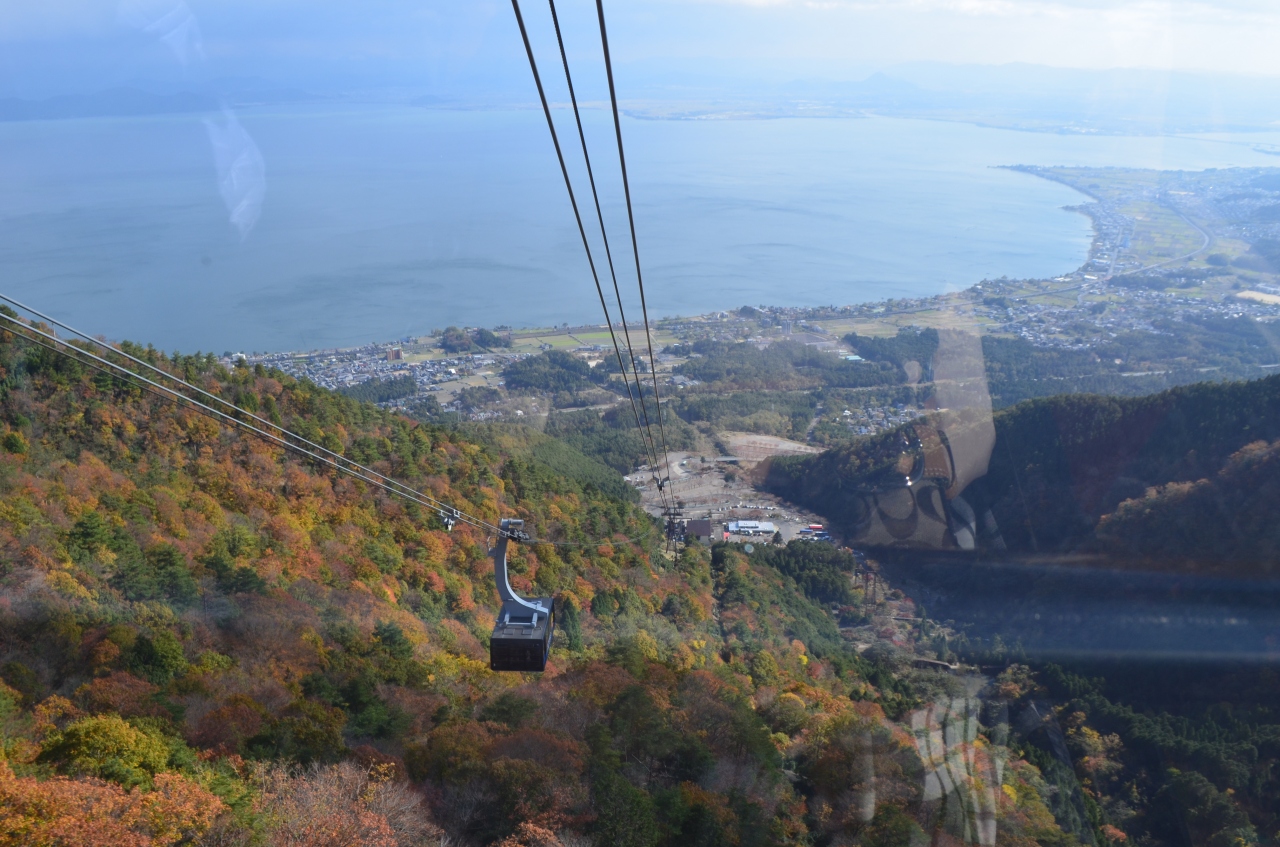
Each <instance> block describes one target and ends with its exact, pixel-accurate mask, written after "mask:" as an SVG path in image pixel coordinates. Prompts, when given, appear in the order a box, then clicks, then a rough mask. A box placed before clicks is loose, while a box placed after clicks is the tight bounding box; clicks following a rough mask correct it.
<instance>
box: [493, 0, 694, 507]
mask: <svg viewBox="0 0 1280 847" xmlns="http://www.w3.org/2000/svg"><path fill="white" fill-rule="evenodd" d="M514 1H515V0H512V2H514ZM596 15H597V17H599V19H600V44H601V46H602V47H603V48H604V70H605V75H606V76H607V77H608V78H609V103H610V105H611V106H612V108H613V130H614V134H615V135H616V136H617V138H618V164H619V165H620V166H621V168H622V191H623V195H624V196H625V197H626V200H627V222H628V223H629V224H630V226H631V252H632V254H633V255H634V256H635V260H636V284H637V285H638V286H639V288H640V313H641V314H642V315H643V316H644V338H645V342H646V343H647V344H648V346H649V373H650V374H652V375H653V404H654V405H655V406H657V407H658V433H659V434H660V435H661V436H662V453H663V458H664V459H665V461H666V466H667V484H668V485H670V486H671V496H672V501H673V502H674V500H675V484H676V483H675V479H674V478H673V477H672V475H671V451H670V450H668V449H667V431H666V427H664V426H663V424H662V398H661V396H660V395H659V394H658V361H657V359H656V358H655V357H654V355H653V334H652V333H651V332H650V331H649V308H648V306H647V305H646V304H645V298H644V276H643V275H642V274H641V273H640V246H639V243H638V242H637V241H636V216H635V214H634V213H633V211H632V209H631V185H630V183H629V182H628V180H627V157H626V154H625V153H624V152H623V150H622V121H621V120H620V119H619V118H618V92H617V90H616V89H615V88H614V85H613V61H612V60H611V59H610V58H609V33H608V31H607V30H606V27H605V24H604V0H596ZM640 404H641V405H642V406H643V405H644V396H643V395H641V397H640Z"/></svg>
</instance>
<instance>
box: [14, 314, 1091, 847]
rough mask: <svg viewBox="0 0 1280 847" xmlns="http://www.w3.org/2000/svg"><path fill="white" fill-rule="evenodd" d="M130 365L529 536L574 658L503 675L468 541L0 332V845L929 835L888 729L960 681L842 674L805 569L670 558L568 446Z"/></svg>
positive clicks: (198, 367)
mask: <svg viewBox="0 0 1280 847" xmlns="http://www.w3.org/2000/svg"><path fill="white" fill-rule="evenodd" d="M131 349H132V350H133V351H134V352H136V353H137V354H139V355H143V356H146V357H148V358H149V359H150V360H152V361H153V362H156V363H157V364H160V365H162V366H163V367H165V368H167V369H169V370H171V371H173V372H175V373H181V374H183V375H184V376H185V377H186V378H187V379H190V380H193V381H196V382H198V383H199V384H201V385H202V386H203V387H204V388H206V389H207V390H209V391H212V392H215V393H218V394H220V395H221V396H223V397H227V398H229V399H232V400H234V402H235V403H237V404H238V405H239V406H241V407H242V408H245V409H249V410H253V411H256V412H257V413H259V414H261V415H263V416H264V417H267V418H269V419H272V420H277V421H279V422H280V423H281V424H283V425H285V426H287V427H289V428H291V429H293V430H294V431H296V432H299V433H301V434H302V435H304V436H306V437H307V438H309V439H311V440H313V441H316V442H319V443H323V444H325V445H326V446H327V447H329V448H331V449H334V450H340V451H342V452H343V453H345V454H346V455H347V456H349V457H352V458H354V459H356V460H358V461H360V462H362V463H365V464H368V465H371V466H373V467H374V468H376V469H378V470H379V471H381V472H383V473H387V474H390V475H393V476H395V477H396V478H399V479H402V480H404V481H406V482H407V483H409V484H411V485H414V486H416V487H418V488H419V489H421V490H424V491H428V492H430V493H431V494H432V495H433V496H436V497H439V498H441V499H443V500H445V501H447V502H449V503H452V504H454V505H455V506H457V507H458V508H461V509H463V510H464V511H467V512H469V513H472V514H476V515H479V516H481V517H483V518H485V519H486V520H489V521H496V520H497V519H498V518H500V517H508V516H510V517H521V518H524V519H525V520H526V521H527V522H528V525H529V526H530V528H531V529H533V531H534V532H535V533H536V534H537V535H538V537H540V538H548V539H551V540H552V541H554V542H557V543H546V542H543V543H536V544H531V545H516V546H515V548H514V549H513V555H512V557H511V565H512V571H513V574H512V582H513V584H514V585H515V586H516V588H517V590H520V591H523V592H526V593H539V594H547V593H555V594H557V595H558V596H559V598H560V600H561V602H562V606H561V615H560V618H561V624H562V630H561V632H560V633H559V634H558V645H557V648H556V650H555V652H554V653H553V657H552V662H551V665H550V667H549V669H548V671H547V673H545V674H543V675H515V674H507V675H499V674H494V673H492V672H490V671H489V670H488V665H487V661H486V658H487V648H486V641H487V638H488V632H489V629H490V627H491V625H492V620H493V614H494V612H495V610H496V590H495V587H494V585H493V577H492V565H491V562H490V560H489V559H488V557H487V555H486V546H487V544H486V539H484V538H482V537H481V536H480V535H479V534H478V533H476V532H475V531H473V530H471V529H469V528H468V527H466V526H465V525H461V524H460V525H458V526H457V527H456V528H455V529H454V531H453V532H452V533H450V532H446V531H445V530H444V528H443V526H442V525H441V524H440V523H439V520H438V518H437V517H436V516H435V515H434V514H432V513H429V512H428V513H424V512H423V511H422V510H420V509H418V508H417V507H416V506H414V505H413V504H406V503H403V502H399V501H396V500H393V499H390V498H389V497H387V496H385V495H383V494H382V493H380V492H371V491H369V490H367V489H366V488H365V487H364V486H363V485H361V484H360V483H358V482H355V481H352V480H350V479H347V478H345V477H335V476H332V475H331V474H329V473H327V472H323V471H321V470H317V469H316V468H313V467H310V466H309V465H307V464H306V463H304V462H302V461H300V460H298V459H296V458H293V457H291V456H287V455H284V454H282V453H281V451H279V450H277V449H276V448H274V447H271V446H269V445H266V444H263V443H261V442H259V441H256V440H253V439H251V438H247V437H242V436H240V435H237V434H235V433H232V432H229V431H227V430H224V429H222V428H220V427H219V426H217V425H216V424H214V423H213V422H212V421H210V420H208V419H207V418H204V417H200V416H199V415H196V414H195V413H193V412H191V411H188V410H182V409H178V408H175V407H174V406H171V405H168V404H166V403H164V402H161V401H159V400H157V399H155V398H153V397H152V396H151V395H147V394H142V393H140V392H139V391H137V390H136V389H134V388H131V387H128V386H126V385H123V384H122V383H120V382H118V381H116V380H113V379H111V378H107V377H103V376H100V375H97V374H95V373H93V372H89V371H85V370H83V369H82V368H81V367H80V366H79V365H78V364H75V363H73V362H70V361H68V360H66V359H64V358H60V357H58V356H55V355H52V354H50V353H48V352H46V351H44V350H42V349H38V348H31V347H27V346H26V345H25V344H24V343H23V342H21V341H19V340H18V339H17V338H16V337H15V336H14V335H13V334H11V333H6V334H4V335H2V336H0V448H2V450H0V676H2V677H3V681H4V684H3V686H2V687H0V730H2V732H3V747H2V748H0V749H2V750H3V762H0V815H4V816H6V817H5V820H6V821H10V822H13V821H20V822H21V826H20V827H17V828H12V829H11V830H10V831H12V832H15V833H27V835H26V836H22V835H21V834H19V835H17V836H14V837H15V838H17V839H18V840H17V841H5V840H4V839H5V838H6V837H7V836H0V844H8V843H24V839H25V841H26V842H27V843H29V842H30V841H32V840H39V838H52V836H51V835H49V833H51V832H54V831H57V828H58V827H60V826H64V825H72V823H74V825H76V826H82V825H83V826H86V827H87V826H89V825H90V823H92V822H94V821H98V822H99V823H101V826H102V827H106V829H102V830H101V831H100V832H98V833H97V834H96V835H95V836H94V837H95V838H97V839H98V840H96V841H94V840H92V839H89V838H88V837H86V838H85V839H83V843H95V844H97V843H101V844H104V845H105V844H112V843H126V842H129V843H138V844H173V843H178V842H179V841H184V840H185V841H186V842H187V843H195V842H199V841H200V840H201V839H204V843H222V844H226V843H254V842H260V843H261V842H264V843H273V844H285V843H300V842H299V841H298V839H301V842H305V843H327V842H322V841H321V840H319V839H320V833H322V832H327V833H331V835H330V836H325V837H332V838H336V839H339V840H337V841H334V842H333V843H335V844H336V843H378V844H421V843H428V840H430V839H438V837H439V833H440V832H441V828H443V830H444V831H447V832H448V833H449V835H450V836H451V837H452V838H454V839H456V840H457V843H463V844H487V843H497V842H500V843H502V844H503V845H504V847H515V845H519V844H527V845H533V844H543V845H549V844H556V843H567V842H570V841H572V840H573V839H574V838H581V837H582V834H584V833H585V834H587V835H589V836H590V837H591V838H593V839H594V840H595V842H596V843H599V844H635V845H650V847H652V845H658V844H671V845H675V844H790V843H798V842H804V841H806V840H813V841H814V842H815V843H823V844H825V843H838V842H847V841H849V840H850V839H852V838H862V839H864V841H867V840H868V839H873V838H877V837H880V836H879V835H877V833H889V832H899V833H902V832H911V831H918V828H919V827H920V826H922V825H925V826H932V825H934V824H933V823H931V821H933V820H934V818H933V817H932V816H933V815H934V812H933V811H931V809H933V807H932V806H929V805H928V804H926V803H923V800H922V795H921V785H922V781H921V780H922V776H921V773H922V772H921V770H920V768H921V767H922V765H921V764H920V760H919V758H918V756H917V753H916V751H915V748H914V747H913V745H912V741H911V736H910V735H909V734H907V733H906V730H905V729H904V727H903V725H901V724H896V723H894V722H893V721H890V720H889V719H888V718H886V717H885V712H886V711H888V712H890V713H891V714H892V715H893V716H894V717H898V718H902V719H904V720H905V717H906V711H907V710H908V709H909V708H912V707H914V706H916V705H919V704H922V703H923V702H925V701H924V699H923V698H924V697H926V696H929V691H932V690H936V689H938V687H939V686H942V687H943V688H945V687H946V685H947V684H948V683H947V682H946V681H945V680H935V681H934V682H932V683H930V685H931V686H933V687H932V688H930V687H928V686H926V687H923V688H917V687H916V685H917V683H914V682H912V681H911V680H912V677H911V674H910V673H909V672H908V669H906V668H905V667H901V666H891V665H889V664H884V663H881V662H878V661H869V660H866V659H863V658H861V657H859V656H858V655H857V654H856V652H855V651H853V650H852V649H850V648H849V647H848V646H846V644H845V643H844V642H843V641H842V639H841V638H840V635H839V632H838V631H837V629H836V626H835V623H834V619H833V618H832V616H831V614H830V613H829V612H828V611H826V610H824V609H823V608H822V607H821V606H820V605H819V604H818V603H817V602H815V600H814V599H811V598H810V597H809V596H806V595H805V593H804V591H802V590H801V588H800V587H798V585H797V582H799V583H800V585H802V586H803V585H808V584H809V582H811V581H812V580H809V581H806V579H805V577H804V573H805V570H804V569H805V568H807V567H811V566H813V567H816V565H812V564H811V563H810V564H806V562H807V561H808V560H803V561H801V560H797V561H795V562H791V561H789V560H787V559H786V555H787V554H786V552H785V551H780V552H777V553H776V554H774V556H773V557H772V558H769V559H768V560H766V559H765V558H755V557H748V556H746V555H744V554H743V553H742V552H741V551H739V550H737V549H734V548H728V547H725V548H717V550H716V551H715V552H714V555H713V554H712V552H711V551H707V550H706V549H704V548H700V547H692V548H688V549H686V550H684V551H683V552H682V553H681V554H680V556H679V557H677V558H675V559H670V558H667V557H666V556H664V555H663V554H662V552H661V550H660V549H659V548H658V547H657V545H658V544H659V543H660V542H661V534H660V531H659V530H658V529H657V528H656V527H655V525H654V523H653V522H652V520H651V519H650V518H648V517H647V516H646V515H644V513H643V512H642V511H641V510H640V509H639V508H638V507H636V506H635V505H633V504H632V503H631V502H629V500H628V499H626V498H622V497H610V496H608V495H607V494H606V493H603V491H602V489H607V488H608V487H609V485H608V481H607V479H606V477H605V476H602V473H603V471H602V469H601V467H600V466H599V465H598V464H594V463H592V462H590V461H589V460H587V459H585V457H582V456H581V455H580V454H576V453H574V452H573V451H571V450H569V449H568V448H566V447H564V446H563V445H562V444H558V443H555V446H554V447H549V446H548V445H549V444H552V443H554V442H547V441H545V440H544V439H543V437H541V436H539V437H534V436H531V435H529V434H527V433H524V434H522V433H521V432H520V431H516V430H512V431H503V430H494V431H490V432H489V433H488V434H487V437H486V438H485V439H483V441H478V440H476V439H475V438H473V437H468V436H467V435H465V434H464V433H462V432H459V431H451V430H446V429H443V428H439V427H433V426H427V425H423V424H420V423H417V422H414V421H411V420H408V419H405V418H400V417H396V416H393V415H391V414H388V413H385V412H382V411H380V410H378V409H376V408H374V407H372V406H368V405H363V404H359V403H356V402H355V401H352V400H350V399H347V398H342V397H340V396H337V395H334V394H331V393H329V392H326V391H323V390H321V389H319V388H316V387H315V386H312V385H309V384H306V383H302V382H298V381H296V380H294V379H292V378H289V377H287V376H284V375H282V374H280V373H276V372H268V371H266V370H263V369H261V368H254V369H249V368H243V367H241V368H236V369H234V370H232V371H230V372H228V371H226V370H224V369H222V368H221V367H220V366H218V365H217V364H216V363H215V362H214V360H213V359H212V357H201V356H191V357H182V356H176V355H175V356H174V357H171V358H169V357H164V356H162V355H160V354H157V353H155V351H146V350H141V349H139V348H131ZM836 561H837V564H835V565H831V563H826V565H823V567H826V566H827V565H830V566H831V567H834V568H836V569H837V570H836V573H837V574H838V573H839V570H838V569H839V567H843V566H845V565H840V564H839V561H843V560H836ZM824 573H826V572H825V571H824ZM788 574H796V575H797V576H798V577H800V579H799V580H796V579H793V577H792V576H789V575H788ZM827 578H828V581H829V579H830V574H829V573H828V575H827ZM814 584H815V585H816V584H818V583H814ZM815 596H816V595H815ZM853 599H856V598H853ZM861 739H873V742H874V745H875V749H876V750H878V751H880V753H882V754H883V760H884V762H885V763H886V766H885V769H884V770H883V772H881V773H879V774H878V775H877V776H876V777H875V789H874V790H875V792H877V794H876V795H875V796H879V797H880V798H881V801H880V804H879V806H878V807H876V810H875V814H874V815H869V814H868V815H863V814H862V813H861V812H859V811H858V809H859V808H861V807H860V806H855V805H853V800H852V798H855V797H858V796H862V795H861V794H859V793H858V792H863V793H864V794H865V793H866V792H867V791H869V790H871V788H870V786H869V784H868V783H867V782H866V778H865V777H864V776H862V775H861V774H862V770H861V768H862V767H863V766H862V764H860V762H861V761H862V759H860V758H859V756H860V755H861V754H859V753H857V751H858V750H859V749H861V748H860V747H859V746H858V745H860V744H863V741H862V740H861ZM966 743H969V744H970V745H971V746H974V747H975V749H977V748H980V749H986V745H988V742H987V741H985V740H984V739H971V740H970V741H969V742H966ZM868 749H870V748H868ZM292 764H300V765H307V766H309V767H311V768H313V769H312V770H307V771H302V772H298V771H290V770H287V769H282V768H283V766H286V765H292ZM1033 771H1034V769H1030V766H1026V767H1025V768H1022V769H1008V770H1006V771H1005V772H1004V777H1003V779H1004V782H1005V784H1007V785H1008V790H1007V791H997V792H995V794H993V795H992V798H993V799H992V804H994V805H993V814H996V815H997V816H998V819H999V820H1000V821H1001V826H1002V827H1004V828H1005V831H1008V832H1010V833H1011V834H1014V835H1016V834H1018V833H1021V832H1023V831H1024V830H1025V828H1026V827H1028V826H1031V825H1032V824H1030V823H1028V821H1032V822H1038V823H1035V826H1039V827H1041V829H1043V827H1044V826H1046V825H1047V826H1050V827H1054V826H1055V825H1054V824H1052V818H1051V817H1049V816H1048V815H1049V813H1048V812H1047V811H1046V809H1047V807H1046V805H1045V804H1046V802H1047V801H1046V798H1047V797H1048V796H1049V794H1050V793H1051V790H1050V789H1049V788H1047V787H1046V786H1044V785H1043V784H1041V785H1040V787H1039V788H1037V787H1036V782H1035V778H1034V774H1033ZM990 778H991V777H990V774H987V773H986V771H981V770H980V769H979V770H974V771H973V773H972V775H971V776H966V777H964V779H965V780H969V779H972V780H978V779H987V780H988V781H989V780H990ZM86 780H98V781H93V782H89V781H86ZM965 784H968V783H967V782H966V783H965ZM975 784H976V783H975ZM77 787H78V788H77ZM91 788H92V791H91V790H90V789H91ZM130 790H131V791H132V793H129V792H130ZM77 792H79V793H78V794H77ZM94 792H98V793H96V794H95V793H94ZM41 797H45V798H47V802H46V801H44V800H39V801H38V798H41ZM77 797H78V798H79V799H77ZM129 798H133V799H129ZM147 798H151V799H147ZM161 801H163V803H162V802H161ZM130 803H133V804H135V805H133V806H131V805H129V804H130ZM138 803H144V804H151V805H150V806H147V808H152V809H153V811H154V814H153V815H152V816H151V817H146V816H139V813H137V812H136V804H138ZM165 803H167V804H168V805H164V804H165ZM77 804H79V805H77ZM194 808H200V809H204V810H205V811H206V812H207V813H202V814H196V813H195V812H194V811H193V809H194ZM131 810H134V811H131ZM1046 819H1047V820H1048V821H1049V823H1048V824H1046V823H1045V821H1046ZM60 822H61V823H60ZM69 822H70V823H69ZM161 824H163V826H162V825H161ZM93 825H95V826H97V825H98V824H96V823H95V824H93ZM938 825H939V826H942V827H943V828H944V829H945V828H946V827H947V826H952V827H953V828H954V826H955V825H958V824H955V823H954V821H953V822H952V823H947V822H946V821H942V822H941V823H938ZM112 827H114V828H112ZM913 828H914V829H913ZM104 833H105V834H104ZM290 833H293V834H290ZM298 833H302V834H301V835H299V834H298ZM307 833H310V834H309V835H308V834H307ZM332 833H348V834H347V835H343V836H341V838H346V839H347V840H346V841H342V840H341V839H340V838H339V836H338V835H332ZM126 836H127V837H126ZM885 837H888V836H885ZM290 838H292V839H294V841H290V840H289V839H290ZM130 839H132V841H129V840H130ZM432 843H434V841H433V842H432ZM579 843H580V842H579ZM868 843H870V842H869V841H868ZM878 843H896V842H894V841H885V840H881V841H880V842H878ZM1064 843H1069V841H1068V842H1064Z"/></svg>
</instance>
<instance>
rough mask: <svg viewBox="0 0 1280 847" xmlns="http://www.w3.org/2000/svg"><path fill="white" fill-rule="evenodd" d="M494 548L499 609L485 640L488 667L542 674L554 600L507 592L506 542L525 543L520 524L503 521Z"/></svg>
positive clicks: (548, 651)
mask: <svg viewBox="0 0 1280 847" xmlns="http://www.w3.org/2000/svg"><path fill="white" fill-rule="evenodd" d="M500 529H501V532H500V534H499V535H498V542H497V544H496V545H495V546H494V548H493V551H492V555H493V577H494V581H495V582H496V583H497V584H498V597H499V598H500V599H501V600H502V608H501V609H499V610H498V619H497V621H495V622H494V625H493V635H492V636H491V637H490V638H489V667H490V669H492V670H495V671H543V670H546V667H547V657H548V656H549V655H550V654H551V639H552V636H553V634H554V632H555V625H556V615H555V600H554V598H552V597H539V598H536V599H533V600H526V599H524V598H523V597H521V596H519V595H518V594H516V593H515V592H514V591H512V590H511V582H510V581H509V580H508V579H507V544H508V542H510V541H512V540H515V541H527V540H528V539H529V535H528V533H526V532H525V531H524V521H521V520H508V519H505V518H504V519H503V521H502V523H501V526H500Z"/></svg>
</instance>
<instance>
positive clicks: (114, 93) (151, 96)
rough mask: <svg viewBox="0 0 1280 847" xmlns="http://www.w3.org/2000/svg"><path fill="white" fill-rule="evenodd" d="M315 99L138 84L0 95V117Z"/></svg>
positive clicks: (154, 111)
mask: <svg viewBox="0 0 1280 847" xmlns="http://www.w3.org/2000/svg"><path fill="white" fill-rule="evenodd" d="M313 99H316V98H315V97H314V96H313V95H310V94H308V93H306V92H304V91H300V90H296V89H276V88H249V89H238V90H233V91H231V92H219V93H216V94H215V93H212V92H208V91H177V92H169V93H155V92H152V91H146V90H144V89H141V88H132V87H124V88H110V89H106V90H103V91H98V92H95V93H93V94H63V95H59V96H56V97H48V98H44V99H39V100H25V99H21V98H17V97H5V98H0V121H47V120H63V119H67V118H122V117H139V116H143V115H170V114H180V113H183V112H213V111H217V110H219V109H221V108H222V107H223V106H224V105H242V104H244V103H246V102H250V103H283V102H299V101H305V100H313Z"/></svg>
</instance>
